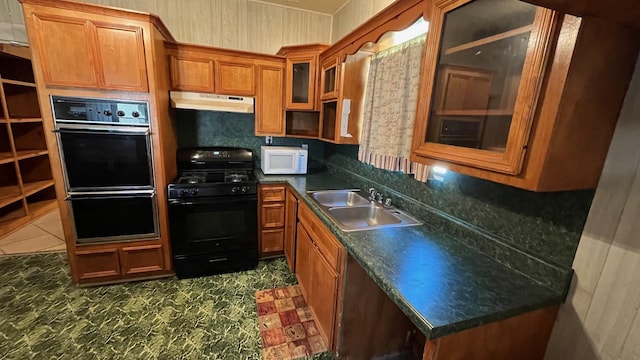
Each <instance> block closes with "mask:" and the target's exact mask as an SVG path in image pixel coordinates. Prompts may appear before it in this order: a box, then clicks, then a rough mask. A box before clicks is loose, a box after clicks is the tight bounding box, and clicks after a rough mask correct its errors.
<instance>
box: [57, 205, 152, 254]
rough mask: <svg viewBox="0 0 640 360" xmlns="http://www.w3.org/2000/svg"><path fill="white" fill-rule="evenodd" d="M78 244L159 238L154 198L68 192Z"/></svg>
mask: <svg viewBox="0 0 640 360" xmlns="http://www.w3.org/2000/svg"><path fill="white" fill-rule="evenodd" d="M67 200H68V201H69V202H70V207H71V215H72V218H73V223H74V230H75V233H76V238H77V243H79V244H82V243H98V242H113V241H124V240H131V239H136V240H139V239H145V238H148V239H154V238H157V237H158V220H157V219H158V216H157V200H156V197H155V194H154V193H153V192H148V193H122V192H120V193H113V194H104V193H98V194H96V193H91V194H88V195H87V194H82V195H71V196H69V198H68V199H67Z"/></svg>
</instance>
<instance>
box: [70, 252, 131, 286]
mask: <svg viewBox="0 0 640 360" xmlns="http://www.w3.org/2000/svg"><path fill="white" fill-rule="evenodd" d="M75 262H76V266H77V271H78V277H79V279H80V280H95V281H100V279H101V278H109V277H113V276H119V275H120V274H121V272H120V257H119V256H118V248H112V249H111V248H109V249H100V250H80V251H76V256H75Z"/></svg>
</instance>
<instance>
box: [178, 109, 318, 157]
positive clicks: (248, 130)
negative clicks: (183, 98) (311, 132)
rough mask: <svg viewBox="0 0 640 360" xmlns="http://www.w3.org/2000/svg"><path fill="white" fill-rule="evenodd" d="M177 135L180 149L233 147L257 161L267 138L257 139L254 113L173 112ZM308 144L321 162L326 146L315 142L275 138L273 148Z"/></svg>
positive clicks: (311, 154)
mask: <svg viewBox="0 0 640 360" xmlns="http://www.w3.org/2000/svg"><path fill="white" fill-rule="evenodd" d="M174 111H175V116H174V119H175V122H176V127H177V132H178V147H180V148H184V147H193V146H232V147H242V148H248V149H252V150H253V152H254V154H255V155H256V161H258V160H259V158H260V147H261V146H264V145H265V138H264V136H255V135H254V128H255V117H254V114H242V113H228V112H217V111H197V110H174ZM302 144H309V157H310V158H311V159H317V160H322V159H323V158H324V143H323V142H320V141H318V140H313V139H294V138H273V144H272V145H280V146H301V145H302Z"/></svg>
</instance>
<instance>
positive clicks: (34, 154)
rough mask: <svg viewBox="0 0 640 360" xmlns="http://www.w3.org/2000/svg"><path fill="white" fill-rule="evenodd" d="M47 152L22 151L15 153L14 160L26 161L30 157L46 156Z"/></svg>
mask: <svg viewBox="0 0 640 360" xmlns="http://www.w3.org/2000/svg"><path fill="white" fill-rule="evenodd" d="M48 153H49V151H47V150H22V151H16V155H17V156H16V158H17V159H18V160H23V159H28V158H32V157H37V156H41V155H46V154H48Z"/></svg>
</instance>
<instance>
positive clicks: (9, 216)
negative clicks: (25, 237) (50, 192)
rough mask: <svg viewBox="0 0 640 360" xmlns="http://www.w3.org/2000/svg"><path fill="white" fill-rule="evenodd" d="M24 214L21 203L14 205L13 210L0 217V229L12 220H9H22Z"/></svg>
mask: <svg viewBox="0 0 640 360" xmlns="http://www.w3.org/2000/svg"><path fill="white" fill-rule="evenodd" d="M4 206H6V205H4ZM4 206H3V207H4ZM25 216H26V214H25V211H24V208H23V207H22V204H21V205H20V207H16V209H15V210H12V211H9V212H7V213H5V214H4V215H3V216H1V217H0V230H2V228H4V227H8V226H9V223H11V222H12V221H11V220H14V219H16V220H17V221H20V222H22V221H21V220H23V218H24V217H25ZM0 234H2V232H0Z"/></svg>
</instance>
